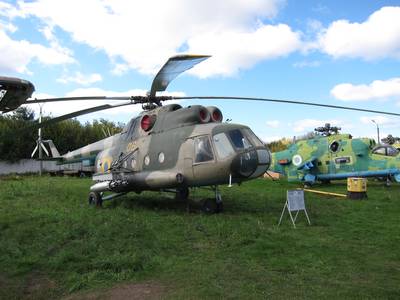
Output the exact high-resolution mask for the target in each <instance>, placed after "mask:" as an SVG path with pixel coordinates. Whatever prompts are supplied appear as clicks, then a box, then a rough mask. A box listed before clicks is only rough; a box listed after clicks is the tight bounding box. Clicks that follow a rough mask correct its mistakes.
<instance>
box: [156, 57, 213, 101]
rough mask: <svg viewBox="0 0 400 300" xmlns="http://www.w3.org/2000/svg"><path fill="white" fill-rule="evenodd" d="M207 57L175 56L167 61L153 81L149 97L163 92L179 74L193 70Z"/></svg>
mask: <svg viewBox="0 0 400 300" xmlns="http://www.w3.org/2000/svg"><path fill="white" fill-rule="evenodd" d="M209 57H210V55H176V56H173V57H171V58H170V59H168V61H167V62H166V63H165V65H164V66H163V67H162V68H161V69H160V71H158V73H157V75H156V77H155V78H154V80H153V83H152V85H151V90H150V97H154V96H155V95H156V93H157V92H162V91H165V90H166V88H167V86H168V85H169V83H170V82H171V81H172V80H174V79H175V78H176V77H177V76H178V75H179V74H181V73H183V72H185V71H187V70H189V69H191V68H193V67H194V66H195V65H197V64H198V63H200V62H202V61H203V60H206V59H207V58H209Z"/></svg>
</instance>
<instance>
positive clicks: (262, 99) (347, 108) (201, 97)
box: [173, 96, 400, 116]
mask: <svg viewBox="0 0 400 300" xmlns="http://www.w3.org/2000/svg"><path fill="white" fill-rule="evenodd" d="M173 99H174V100H189V99H217V100H248V101H263V102H275V103H287V104H296V105H309V106H319V107H326V108H335V109H345V110H353V111H362V112H368V113H376V114H383V115H391V116H400V113H394V112H388V111H380V110H373V109H365V108H358V107H351V106H341V105H331V104H322V103H314V102H304V101H294V100H285V99H268V98H254V97H231V96H189V97H173Z"/></svg>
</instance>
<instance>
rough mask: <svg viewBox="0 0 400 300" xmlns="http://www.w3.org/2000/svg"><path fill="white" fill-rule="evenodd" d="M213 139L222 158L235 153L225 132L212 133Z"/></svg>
mask: <svg viewBox="0 0 400 300" xmlns="http://www.w3.org/2000/svg"><path fill="white" fill-rule="evenodd" d="M213 140H214V145H215V149H216V150H217V154H218V157H219V158H221V159H224V158H226V157H228V156H230V155H232V154H234V153H235V150H233V147H232V145H231V143H230V142H229V139H228V137H227V136H226V134H225V133H218V134H216V135H214V138H213Z"/></svg>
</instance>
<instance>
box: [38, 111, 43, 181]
mask: <svg viewBox="0 0 400 300" xmlns="http://www.w3.org/2000/svg"><path fill="white" fill-rule="evenodd" d="M39 106H40V112H39V124H40V123H42V105H39ZM38 151H39V176H42V172H43V160H42V157H43V152H42V128H40V127H39V130H38Z"/></svg>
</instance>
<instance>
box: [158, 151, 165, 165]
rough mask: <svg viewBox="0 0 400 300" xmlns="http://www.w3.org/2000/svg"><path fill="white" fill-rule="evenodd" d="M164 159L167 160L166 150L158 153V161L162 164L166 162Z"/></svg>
mask: <svg viewBox="0 0 400 300" xmlns="http://www.w3.org/2000/svg"><path fill="white" fill-rule="evenodd" d="M164 160H165V155H164V152H160V153H159V154H158V162H159V163H160V164H162V163H163V162H164Z"/></svg>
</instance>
